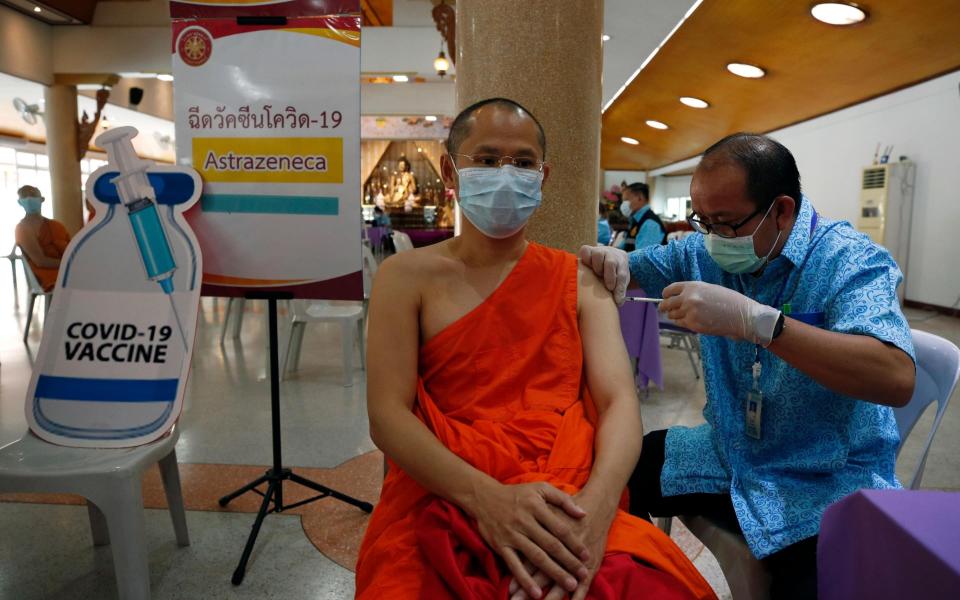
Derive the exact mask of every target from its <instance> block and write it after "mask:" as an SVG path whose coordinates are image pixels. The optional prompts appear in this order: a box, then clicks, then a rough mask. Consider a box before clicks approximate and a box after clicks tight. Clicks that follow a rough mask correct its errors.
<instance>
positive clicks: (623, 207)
mask: <svg viewBox="0 0 960 600" xmlns="http://www.w3.org/2000/svg"><path fill="white" fill-rule="evenodd" d="M620 213H621V214H622V215H623V216H625V217H626V218H628V219H629V218H630V215H632V214H633V209H632V208H630V202H629V201H627V200H624V201H623V202H621V203H620Z"/></svg>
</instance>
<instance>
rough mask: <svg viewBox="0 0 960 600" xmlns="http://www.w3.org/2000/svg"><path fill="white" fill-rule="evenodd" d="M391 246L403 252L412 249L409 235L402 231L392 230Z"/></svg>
mask: <svg viewBox="0 0 960 600" xmlns="http://www.w3.org/2000/svg"><path fill="white" fill-rule="evenodd" d="M393 247H394V248H396V249H397V252H405V251H407V250H413V241H412V240H411V239H410V236H409V235H407V234H405V233H404V232H402V231H394V232H393Z"/></svg>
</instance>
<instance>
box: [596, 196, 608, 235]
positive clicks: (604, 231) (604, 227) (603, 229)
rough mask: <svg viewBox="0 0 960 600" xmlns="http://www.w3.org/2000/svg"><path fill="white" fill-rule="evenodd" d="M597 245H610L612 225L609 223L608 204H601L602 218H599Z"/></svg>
mask: <svg viewBox="0 0 960 600" xmlns="http://www.w3.org/2000/svg"><path fill="white" fill-rule="evenodd" d="M597 243H598V244H600V245H601V246H609V245H610V223H607V203H606V202H600V216H598V217H597Z"/></svg>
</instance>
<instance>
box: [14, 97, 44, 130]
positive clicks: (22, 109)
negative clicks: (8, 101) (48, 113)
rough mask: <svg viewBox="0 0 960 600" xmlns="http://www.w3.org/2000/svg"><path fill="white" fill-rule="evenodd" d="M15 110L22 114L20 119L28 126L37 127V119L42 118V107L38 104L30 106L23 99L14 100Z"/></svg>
mask: <svg viewBox="0 0 960 600" xmlns="http://www.w3.org/2000/svg"><path fill="white" fill-rule="evenodd" d="M13 108H14V109H15V110H16V111H17V112H18V113H19V114H20V118H21V119H23V120H24V122H25V123H27V124H28V125H36V124H37V117H42V116H43V113H42V112H40V106H39V105H37V104H28V103H27V101H26V100H24V99H23V98H14V99H13Z"/></svg>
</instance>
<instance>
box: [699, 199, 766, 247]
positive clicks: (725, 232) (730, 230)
mask: <svg viewBox="0 0 960 600" xmlns="http://www.w3.org/2000/svg"><path fill="white" fill-rule="evenodd" d="M772 206H773V203H772V202H771V203H770V204H769V205H767V206H765V207H763V208H758V209H757V210H755V211H753V212H752V213H750V216H748V217H747V218H745V219H744V220H742V221H740V222H739V223H708V222H706V221H704V220H702V219H701V218H700V215H698V214H697V213H695V212H692V213H690V215H689V216H688V217H687V223H689V224H690V227H693V230H694V231H696V232H699V233H702V234H704V235H707V234H708V233H712V234H715V235H717V236H719V237H722V238H735V237H737V230H738V229H740V228H741V227H743V226H744V225H746V224H747V223H749V222H750V220H751V219H753V218H754V217H755V216H757V215H759V214H760V213H766V212H769V211H770V208H771V207H772ZM757 227H759V225H758V226H757Z"/></svg>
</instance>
